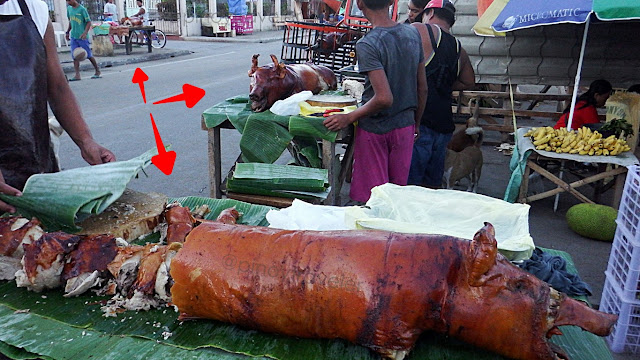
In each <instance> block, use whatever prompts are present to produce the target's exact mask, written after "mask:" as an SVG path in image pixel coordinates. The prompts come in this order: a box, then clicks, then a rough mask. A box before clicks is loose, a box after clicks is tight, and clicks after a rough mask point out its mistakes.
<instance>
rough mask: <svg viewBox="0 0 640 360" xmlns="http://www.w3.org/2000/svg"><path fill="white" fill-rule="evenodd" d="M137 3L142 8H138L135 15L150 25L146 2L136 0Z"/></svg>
mask: <svg viewBox="0 0 640 360" xmlns="http://www.w3.org/2000/svg"><path fill="white" fill-rule="evenodd" d="M136 3H137V4H138V7H139V8H140V9H139V10H138V13H137V14H135V15H133V16H135V17H137V18H140V19H141V20H142V25H143V26H147V25H149V12H147V9H145V7H144V3H143V2H142V0H136Z"/></svg>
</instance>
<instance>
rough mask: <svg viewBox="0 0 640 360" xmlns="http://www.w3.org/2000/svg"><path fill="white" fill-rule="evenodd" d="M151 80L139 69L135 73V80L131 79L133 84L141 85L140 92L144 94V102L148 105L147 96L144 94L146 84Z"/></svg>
mask: <svg viewBox="0 0 640 360" xmlns="http://www.w3.org/2000/svg"><path fill="white" fill-rule="evenodd" d="M147 80H149V76H147V74H145V73H144V71H142V69H140V68H137V69H136V71H135V72H134V73H133V78H131V82H132V83H134V84H135V83H138V85H140V92H141V93H142V100H144V103H145V104H146V103H147V96H146V94H145V93H144V82H145V81H147Z"/></svg>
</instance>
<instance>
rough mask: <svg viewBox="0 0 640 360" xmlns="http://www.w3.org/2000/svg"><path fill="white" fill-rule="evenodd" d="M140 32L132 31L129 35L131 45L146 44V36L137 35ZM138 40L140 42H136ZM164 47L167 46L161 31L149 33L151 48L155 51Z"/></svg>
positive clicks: (142, 34)
mask: <svg viewBox="0 0 640 360" xmlns="http://www.w3.org/2000/svg"><path fill="white" fill-rule="evenodd" d="M139 31H140V30H137V31H133V32H132V33H131V35H130V36H131V43H136V44H141V45H144V44H146V40H147V39H146V35H144V33H141V34H140V33H139ZM139 36H140V39H138V37H139ZM138 40H142V41H138ZM165 45H167V36H166V35H165V34H164V32H163V31H162V30H158V29H156V30H154V31H152V32H151V46H153V47H154V48H156V49H161V48H163V47H164V46H165Z"/></svg>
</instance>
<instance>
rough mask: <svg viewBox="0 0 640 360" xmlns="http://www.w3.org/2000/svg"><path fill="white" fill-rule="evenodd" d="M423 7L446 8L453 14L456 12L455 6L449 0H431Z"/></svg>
mask: <svg viewBox="0 0 640 360" xmlns="http://www.w3.org/2000/svg"><path fill="white" fill-rule="evenodd" d="M424 9H425V10H427V9H446V10H449V11H451V13H453V14H455V13H456V7H455V6H453V4H452V3H451V1H449V0H431V1H429V3H428V4H427V6H425V7H424Z"/></svg>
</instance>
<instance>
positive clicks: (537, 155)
mask: <svg viewBox="0 0 640 360" xmlns="http://www.w3.org/2000/svg"><path fill="white" fill-rule="evenodd" d="M527 130H529V129H526V128H522V129H518V131H517V133H516V137H517V140H516V144H517V147H518V153H519V156H520V161H521V162H522V161H526V165H525V168H524V172H523V174H522V183H521V185H520V191H519V194H518V202H522V203H528V202H532V201H536V200H540V199H544V198H547V197H550V196H554V195H556V194H559V193H561V192H568V193H570V194H571V195H573V196H575V197H576V198H578V199H579V200H580V201H582V202H584V203H591V204H594V203H595V201H594V200H592V199H590V198H588V197H587V196H585V195H584V194H582V193H580V192H578V191H577V190H576V188H578V187H581V186H584V185H588V184H591V183H594V182H597V181H600V180H603V179H606V178H608V177H614V178H615V180H614V181H615V193H614V196H613V201H612V206H613V207H614V208H618V205H619V204H620V198H621V196H622V189H623V186H624V179H625V176H626V172H627V167H628V166H631V165H634V164H638V158H636V157H635V155H633V154H632V153H631V152H630V151H627V152H623V153H621V154H619V155H617V156H589V155H577V154H565V153H561V154H559V153H555V152H551V151H542V150H536V149H535V146H534V145H533V144H532V142H531V140H530V139H529V138H525V137H524V134H525V133H526V132H527ZM525 159H526V160H525ZM548 160H559V161H562V162H563V163H564V162H577V163H597V164H598V165H599V166H598V170H597V173H596V174H595V175H591V176H588V177H585V178H583V179H580V180H578V181H574V182H571V183H567V181H565V180H563V179H562V178H561V176H556V175H554V174H552V173H551V172H550V171H548V170H547V169H545V168H544V166H543V165H540V161H548ZM608 165H611V167H610V168H609V169H608V167H609V166H608ZM532 170H533V171H535V172H538V173H539V174H540V175H541V176H543V177H545V178H547V179H549V180H550V181H552V182H553V183H554V184H556V185H558V187H557V188H555V189H553V190H549V191H545V192H542V193H540V194H535V195H531V196H528V194H527V193H528V188H529V175H530V173H531V171H532ZM563 170H564V169H563V167H562V166H561V170H560V171H561V173H562V171H563ZM596 195H598V194H596Z"/></svg>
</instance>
